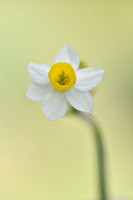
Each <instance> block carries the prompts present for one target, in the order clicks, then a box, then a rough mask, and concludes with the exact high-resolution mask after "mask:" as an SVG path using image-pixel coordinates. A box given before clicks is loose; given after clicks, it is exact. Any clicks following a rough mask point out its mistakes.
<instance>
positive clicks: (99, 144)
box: [76, 111, 107, 200]
mask: <svg viewBox="0 0 133 200" xmlns="http://www.w3.org/2000/svg"><path fill="white" fill-rule="evenodd" d="M76 112H78V114H79V116H80V117H82V118H83V119H85V121H87V122H89V123H91V125H92V127H93V133H94V138H95V143H96V148H97V158H98V173H99V193H100V200H107V194H106V184H105V161H104V156H105V155H104V145H103V140H102V136H101V132H100V129H99V127H98V125H97V124H96V122H95V121H94V119H93V118H91V117H89V116H88V115H86V114H85V113H82V112H79V111H76Z"/></svg>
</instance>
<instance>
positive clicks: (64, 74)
mask: <svg viewBox="0 0 133 200" xmlns="http://www.w3.org/2000/svg"><path fill="white" fill-rule="evenodd" d="M79 64H80V60H79V56H78V54H77V53H76V51H75V50H74V49H73V48H72V47H71V46H70V45H69V44H66V45H65V46H63V47H62V48H61V49H60V50H59V51H58V53H57V54H56V56H55V64H54V65H53V66H52V67H51V68H50V67H49V66H47V65H42V64H35V63H29V65H28V72H29V74H30V76H31V78H32V79H33V81H34V82H33V83H31V85H30V86H29V87H28V89H27V92H26V96H27V97H28V98H30V99H32V100H33V101H37V102H41V103H42V110H43V113H44V114H45V115H46V117H47V118H48V119H49V120H57V119H59V118H60V117H62V116H63V115H64V114H65V113H66V110H67V101H68V102H69V103H70V104H71V105H72V106H73V107H74V108H75V109H77V110H79V111H83V112H87V113H89V114H91V113H92V110H93V99H92V96H91V95H90V93H89V92H88V91H89V90H91V89H93V88H95V87H96V85H97V84H99V83H100V82H101V81H102V79H103V76H104V70H103V69H99V68H92V67H87V68H83V69H79V70H78V67H79Z"/></svg>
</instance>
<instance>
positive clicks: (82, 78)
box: [74, 67, 104, 91]
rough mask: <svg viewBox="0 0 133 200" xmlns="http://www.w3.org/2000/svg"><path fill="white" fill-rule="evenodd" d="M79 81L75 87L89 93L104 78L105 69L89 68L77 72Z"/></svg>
mask: <svg viewBox="0 0 133 200" xmlns="http://www.w3.org/2000/svg"><path fill="white" fill-rule="evenodd" d="M76 76H77V81H76V84H75V86H74V87H76V88H78V89H80V90H83V91H88V90H91V89H93V88H95V87H96V85H97V84H99V83H100V82H101V81H102V80H103V77H104V69H100V68H95V67H87V68H83V69H79V70H78V71H76Z"/></svg>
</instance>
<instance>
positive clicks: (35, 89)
mask: <svg viewBox="0 0 133 200" xmlns="http://www.w3.org/2000/svg"><path fill="white" fill-rule="evenodd" d="M51 88H52V86H51V84H47V85H39V84H37V83H31V84H30V86H29V87H28V89H27V92H26V95H25V96H26V97H28V98H29V99H32V100H33V101H37V102H42V99H43V97H44V96H45V95H47V93H48V92H49V90H50V89H51Z"/></svg>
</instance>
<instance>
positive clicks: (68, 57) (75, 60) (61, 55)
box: [55, 44, 80, 70]
mask: <svg viewBox="0 0 133 200" xmlns="http://www.w3.org/2000/svg"><path fill="white" fill-rule="evenodd" d="M58 62H67V63H70V64H71V65H72V67H73V68H74V69H75V70H77V69H78V67H79V63H80V61H79V56H78V54H77V53H76V51H75V50H74V49H73V48H72V47H71V46H70V45H69V44H66V45H64V46H63V47H62V48H61V49H60V50H59V51H58V53H57V54H56V57H55V63H58Z"/></svg>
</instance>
